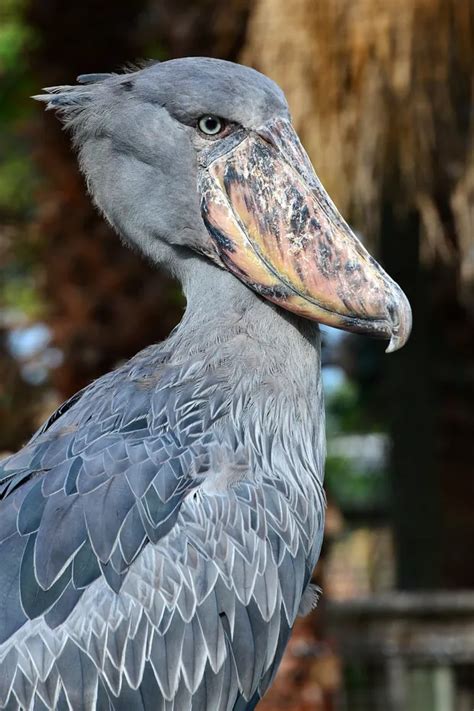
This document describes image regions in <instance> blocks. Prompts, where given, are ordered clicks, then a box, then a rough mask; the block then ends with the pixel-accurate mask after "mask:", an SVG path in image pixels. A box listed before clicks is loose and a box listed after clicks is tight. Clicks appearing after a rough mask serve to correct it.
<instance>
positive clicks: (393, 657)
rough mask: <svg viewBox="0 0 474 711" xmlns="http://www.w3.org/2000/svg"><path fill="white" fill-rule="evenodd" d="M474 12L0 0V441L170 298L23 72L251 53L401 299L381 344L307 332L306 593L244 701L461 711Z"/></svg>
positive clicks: (51, 81)
mask: <svg viewBox="0 0 474 711" xmlns="http://www.w3.org/2000/svg"><path fill="white" fill-rule="evenodd" d="M473 23H474V6H473V4H472V2H471V0H317V1H316V0H221V1H219V0H212V1H210V0H174V1H173V2H169V1H167V0H134V2H130V0H96V1H94V0H81V1H80V2H74V0H71V2H69V3H64V2H60V0H1V4H0V124H1V125H0V268H1V272H0V273H1V284H0V452H3V453H7V452H9V451H13V450H15V449H16V448H18V447H20V446H21V444H22V443H23V442H24V441H25V440H26V439H27V438H28V437H29V435H30V434H31V433H32V432H33V431H34V430H35V428H36V427H37V426H39V424H40V423H41V422H42V421H43V420H44V418H45V417H46V416H47V415H48V414H49V413H50V412H51V411H52V410H53V409H54V408H55V407H56V406H57V405H58V404H59V403H60V402H61V401H63V400H64V399H65V398H66V397H68V396H69V395H71V394H72V393H74V392H75V391H77V390H78V389H80V388H81V387H83V386H84V385H85V384H87V383H88V382H90V381H91V380H92V379H94V378H96V377H98V376H100V375H101V374H102V373H104V372H106V371H107V370H109V369H111V368H113V367H114V366H115V365H116V364H118V363H120V362H121V361H123V360H124V359H126V358H128V357H130V356H131V355H133V354H134V353H136V352H137V351H138V350H139V349H140V348H142V347H144V346H145V345H147V344H149V343H152V342H154V341H157V340H161V339H162V338H164V337H165V336H166V335H167V333H168V332H169V331H170V329H171V328H172V326H173V325H174V324H175V323H176V322H177V321H178V320H179V317H180V314H181V313H182V310H183V301H182V297H181V295H180V292H179V289H178V287H177V286H176V285H175V284H174V283H172V282H170V281H169V280H168V279H167V278H166V277H165V276H164V275H163V274H160V273H158V272H156V271H155V270H153V269H152V268H151V267H150V266H148V265H147V264H145V263H144V262H143V261H142V260H141V259H140V258H139V257H137V256H135V255H132V254H131V253H130V252H129V251H126V250H125V248H124V247H122V246H121V244H120V242H119V240H118V239H117V238H116V237H115V236H114V235H113V234H112V233H111V231H110V229H109V228H108V227H107V226H106V224H105V223H104V221H103V220H102V219H101V218H100V217H99V215H98V214H97V213H96V212H95V211H94V209H93V208H92V206H91V204H90V201H89V199H88V198H87V197H86V195H85V188H84V184H83V181H82V179H81V177H80V176H79V174H78V171H77V167H76V163H75V159H74V156H73V155H72V152H71V150H70V148H69V143H68V140H67V137H66V136H65V134H64V132H62V131H61V128H60V126H59V122H58V121H57V119H56V118H55V117H54V116H52V115H50V114H45V113H43V112H42V111H41V108H40V107H39V106H37V105H35V104H34V102H32V101H31V100H29V98H28V97H29V96H30V95H31V94H33V93H37V92H38V91H39V89H40V88H41V87H44V86H51V85H55V84H61V83H71V82H73V81H74V78H75V76H76V75H77V74H80V73H86V72H96V71H99V72H101V71H114V70H120V69H121V68H122V67H123V66H124V65H126V64H127V63H129V62H134V61H136V60H139V59H148V58H153V59H160V60H164V59H167V58H172V57H177V56H183V55H208V56H216V57H221V58H225V59H232V60H236V61H241V62H243V63H245V64H249V65H251V66H254V67H255V68H257V69H259V70H261V71H263V72H265V73H266V74H268V75H269V76H270V77H272V78H273V79H275V80H276V81H277V82H279V83H280V85H281V86H282V88H283V89H284V90H285V92H286V94H287V97H288V99H289V102H290V107H291V110H292V114H293V119H294V123H295V125H296V128H297V130H298V132H299V133H300V136H301V138H302V140H303V143H304V144H305V146H306V148H307V150H308V151H309V153H310V156H311V158H312V161H313V163H314V165H315V167H316V170H317V172H318V173H319V175H320V177H321V179H322V181H323V183H324V184H325V186H326V187H327V189H328V190H329V192H330V194H331V195H332V196H333V198H334V200H335V202H336V204H337V205H338V207H339V208H340V209H341V211H342V212H343V213H344V214H345V216H346V217H347V218H348V219H349V220H350V221H351V223H352V225H353V226H354V228H355V229H356V230H357V232H358V234H359V236H360V238H361V239H362V240H363V241H364V242H365V243H366V244H367V245H368V246H369V247H370V249H371V250H372V251H373V252H374V253H375V254H376V255H377V257H378V258H379V259H380V260H381V261H382V263H383V264H384V266H385V268H386V269H387V271H388V272H389V273H390V274H391V275H392V276H393V277H394V278H395V279H396V280H397V281H398V282H399V283H400V284H401V286H402V287H403V289H404V290H405V291H406V293H407V294H408V296H409V298H410V300H411V303H412V306H413V311H414V330H413V335H412V338H411V340H410V342H409V344H408V345H407V346H406V347H405V348H404V349H403V350H402V351H401V352H398V353H395V354H393V355H390V356H385V355H384V353H383V348H384V346H383V344H381V343H377V342H375V341H371V340H368V339H364V338H361V337H357V336H348V335H346V334H341V333H339V332H336V331H334V330H330V329H325V330H324V373H323V377H324V386H325V392H326V404H327V433H328V461H327V469H326V482H327V496H328V509H327V526H326V541H325V547H324V551H323V556H322V560H321V562H320V563H319V564H318V568H317V570H316V573H315V581H316V582H318V584H320V585H321V587H322V588H323V595H322V598H321V602H320V606H319V608H318V610H317V611H316V612H315V613H314V614H313V615H312V616H310V617H309V618H306V619H304V620H301V621H300V622H299V623H298V625H297V628H296V630H295V634H294V635H293V638H292V641H291V643H290V647H289V650H288V652H287V654H286V656H285V659H284V662H283V664H282V667H281V670H280V673H279V675H278V678H277V680H276V683H275V685H274V688H273V690H272V691H271V692H270V693H269V694H268V696H267V697H266V698H265V700H264V701H263V702H262V703H261V705H260V706H259V708H262V711H264V710H266V711H273V710H274V711H279V709H285V710H286V711H310V710H312V711H406V710H408V711H472V709H473V708H474V592H470V590H469V589H473V590H474V559H473V551H474V118H473V103H472V98H473V69H474V63H473V58H474V27H473Z"/></svg>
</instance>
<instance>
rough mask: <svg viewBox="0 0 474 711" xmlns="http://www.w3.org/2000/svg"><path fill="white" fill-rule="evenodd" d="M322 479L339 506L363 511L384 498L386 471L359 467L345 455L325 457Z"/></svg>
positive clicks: (381, 504)
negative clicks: (323, 476) (324, 471)
mask: <svg viewBox="0 0 474 711" xmlns="http://www.w3.org/2000/svg"><path fill="white" fill-rule="evenodd" d="M325 481H326V487H327V489H328V491H329V492H330V493H331V495H332V496H333V497H334V499H335V501H337V503H338V504H339V506H340V507H341V508H342V509H346V510H347V509H351V510H354V509H360V510H363V509H367V508H373V507H378V506H383V505H384V504H385V503H386V501H387V496H388V477H387V472H386V471H384V470H376V471H366V470H364V469H360V468H359V467H358V466H357V464H356V463H355V462H353V461H352V460H351V459H349V458H347V457H336V456H332V455H329V456H328V457H327V459H326V475H325Z"/></svg>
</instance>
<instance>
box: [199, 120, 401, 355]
mask: <svg viewBox="0 0 474 711" xmlns="http://www.w3.org/2000/svg"><path fill="white" fill-rule="evenodd" d="M214 156H215V157H214ZM200 188H201V195H202V212H203V218H204V220H205V223H206V225H207V227H208V230H209V232H210V235H211V238H213V240H214V244H215V248H216V249H217V251H218V253H219V256H220V258H221V260H222V262H223V263H224V264H225V266H226V267H227V268H228V269H229V270H230V271H232V272H233V273H234V274H235V275H236V276H237V277H238V278H240V279H241V280H242V281H244V282H245V283H247V285H248V286H250V287H251V288H253V289H254V290H255V291H257V292H258V293H260V294H262V295H263V296H265V297H266V298H268V299H270V300H271V301H273V302H275V303H276V304H278V305H279V306H281V307H283V308H285V309H288V310H290V311H293V312H294V313H297V314H299V315H300V316H302V317H304V318H309V319H312V320H315V321H319V322H321V323H324V324H326V325H329V326H334V327H336V328H342V329H344V330H350V331H355V332H359V333H366V334H368V335H373V336H376V337H382V338H386V339H388V340H389V345H388V347H387V352H389V353H390V352H393V351H394V350H397V349H398V348H401V347H402V346H403V345H404V343H405V342H406V340H407V338H408V336H409V333H410V329H411V310H410V305H409V303H408V300H407V298H406V296H405V295H404V293H403V292H402V290H401V289H400V287H399V286H398V285H397V284H396V283H395V282H394V281H393V280H392V279H390V277H389V276H388V275H387V274H386V273H385V272H384V270H383V269H382V267H380V265H379V264H377V262H376V261H375V260H374V259H373V258H372V257H371V256H370V255H369V253H368V252H367V250H366V249H365V247H364V246H363V245H362V244H361V242H360V241H359V240H358V239H357V237H356V236H355V235H354V233H353V232H352V230H351V229H350V227H349V226H348V225H347V223H346V222H345V221H344V220H343V218H342V217H341V215H340V214H339V212H338V211H337V209H336V207H335V206H334V203H333V202H332V200H331V199H330V197H329V196H328V194H327V192H326V191H325V190H324V188H323V186H322V185H321V183H320V181H319V179H318V177H317V176H316V174H315V172H314V169H313V167H312V165H311V162H310V160H309V158H308V156H307V154H306V152H305V151H304V148H303V147H302V145H301V143H300V141H299V139H298V137H297V135H296V133H295V132H294V129H293V127H292V126H291V123H290V122H289V121H287V120H285V119H281V118H279V119H275V120H273V121H271V122H269V123H267V124H265V125H264V126H261V127H259V128H258V129H257V130H256V131H248V132H247V133H246V134H245V135H240V136H239V140H238V142H237V141H235V139H234V143H233V145H232V146H231V147H230V149H229V150H227V151H223V150H220V151H219V152H218V153H217V154H216V153H214V155H213V156H212V160H208V161H206V162H205V164H204V165H203V166H202V168H201V173H200Z"/></svg>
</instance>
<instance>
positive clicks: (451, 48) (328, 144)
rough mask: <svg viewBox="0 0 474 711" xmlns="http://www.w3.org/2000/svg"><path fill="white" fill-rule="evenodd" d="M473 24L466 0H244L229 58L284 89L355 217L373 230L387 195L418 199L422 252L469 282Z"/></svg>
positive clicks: (472, 268) (473, 225)
mask: <svg viewBox="0 0 474 711" xmlns="http://www.w3.org/2000/svg"><path fill="white" fill-rule="evenodd" d="M473 25H474V7H473V5H472V3H471V1H470V0H291V1H290V0H256V1H255V2H254V5H253V10H252V13H251V17H250V23H249V29H248V35H247V42H246V47H245V49H244V51H243V54H242V57H241V58H242V60H243V61H244V62H245V63H247V64H251V65H253V66H255V67H256V68H258V69H260V70H261V71H264V72H265V73H267V74H269V75H270V76H272V77H273V78H274V79H275V80H276V81H277V82H278V83H279V84H280V85H281V86H282V87H283V89H284V90H285V91H286V93H287V95H288V98H289V101H290V106H291V108H292V112H293V117H294V121H295V124H296V127H297V129H298V130H299V132H300V134H301V136H302V139H303V142H304V143H305V145H306V147H307V149H308V152H309V153H310V155H311V157H312V160H313V162H314V164H315V166H316V168H317V170H318V172H319V174H320V177H321V178H322V180H323V182H324V183H325V185H326V187H327V188H328V189H329V191H330V193H331V194H332V195H333V196H334V198H335V201H336V203H337V204H338V205H339V207H340V208H341V210H342V211H344V212H345V213H346V214H348V215H349V216H350V217H351V219H352V220H353V222H354V223H355V225H356V226H357V227H359V228H360V229H361V231H362V232H364V233H365V234H366V235H367V236H368V237H369V238H370V237H374V236H376V235H377V232H378V227H379V220H380V214H381V204H382V200H384V199H387V198H388V199H390V200H393V201H395V202H396V204H397V206H399V207H400V209H413V208H414V209H416V210H418V212H419V214H420V217H421V222H422V226H423V235H424V239H423V242H422V257H423V258H424V259H425V260H429V261H433V260H442V261H443V262H445V263H446V262H449V263H454V264H457V265H458V266H459V271H460V274H461V275H462V278H463V280H464V287H465V288H468V287H471V288H472V289H474V218H473V199H474V152H473V149H474V123H473V120H472V116H471V114H470V111H471V106H472V97H473V88H474V85H473V82H472V72H473V65H474V39H473V37H474V35H473ZM446 212H448V213H449V214H446ZM473 293H474V292H473Z"/></svg>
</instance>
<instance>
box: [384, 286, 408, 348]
mask: <svg viewBox="0 0 474 711" xmlns="http://www.w3.org/2000/svg"><path fill="white" fill-rule="evenodd" d="M397 291H398V292H399V293H398V300H397V305H396V308H390V309H389V312H390V316H391V320H392V333H391V336H390V341H389V344H388V346H387V348H386V349H385V353H394V352H395V351H398V350H399V349H400V348H402V347H403V346H404V345H405V343H406V342H407V340H408V337H409V335H410V332H411V326H412V314H411V307H410V303H409V301H408V299H407V297H406V296H405V294H404V293H403V291H402V290H401V289H400V288H399V287H398V286H397Z"/></svg>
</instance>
